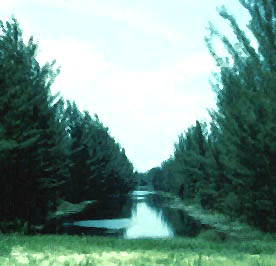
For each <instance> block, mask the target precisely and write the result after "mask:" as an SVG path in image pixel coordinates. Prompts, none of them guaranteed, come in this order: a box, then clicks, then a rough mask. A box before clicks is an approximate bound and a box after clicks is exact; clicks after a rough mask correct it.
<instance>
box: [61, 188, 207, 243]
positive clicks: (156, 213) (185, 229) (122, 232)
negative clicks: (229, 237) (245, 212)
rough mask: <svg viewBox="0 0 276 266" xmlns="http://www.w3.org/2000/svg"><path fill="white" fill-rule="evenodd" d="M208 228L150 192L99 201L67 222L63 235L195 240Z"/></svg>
mask: <svg viewBox="0 0 276 266" xmlns="http://www.w3.org/2000/svg"><path fill="white" fill-rule="evenodd" d="M206 229H207V228H206V226H204V225H202V224H200V223H199V222H198V221H196V220H194V219H193V218H192V217H190V216H189V215H187V214H186V213H185V212H184V211H182V210H177V209H174V208H172V207H171V206H170V200H169V198H167V197H164V196H160V195H158V194H155V193H150V192H148V191H134V192H133V193H132V194H129V195H127V196H124V197H120V198H108V199H105V200H101V201H98V203H97V204H95V205H93V206H91V207H90V208H88V209H87V210H86V211H85V212H84V213H82V214H80V215H78V216H77V217H75V221H68V222H67V223H65V226H64V227H63V229H62V233H67V234H72V235H76V234H77V235H80V234H86V235H95V236H97V235H98V236H115V237H123V238H160V237H162V238H170V237H175V236H187V237H195V236H197V235H198V234H199V233H200V232H201V231H202V230H206Z"/></svg>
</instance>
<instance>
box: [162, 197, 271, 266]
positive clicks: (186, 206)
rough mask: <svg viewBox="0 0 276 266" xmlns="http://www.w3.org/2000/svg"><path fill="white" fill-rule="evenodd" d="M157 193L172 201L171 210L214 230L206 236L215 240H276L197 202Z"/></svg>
mask: <svg viewBox="0 0 276 266" xmlns="http://www.w3.org/2000/svg"><path fill="white" fill-rule="evenodd" d="M157 193H158V194H160V195H163V196H166V197H167V198H169V199H170V201H169V202H168V206H170V208H174V209H178V210H183V211H185V212H186V213H187V214H188V215H189V216H191V217H193V219H195V220H198V221H199V222H200V223H201V224H206V225H208V226H209V227H210V228H212V230H211V231H212V233H210V234H209V232H206V235H208V234H209V235H210V236H211V235H212V237H213V238H222V239H229V240H231V239H232V240H236V241H246V240H249V241H250V240H260V239H265V238H266V236H268V237H269V238H273V239H275V240H276V234H274V235H272V234H264V233H263V232H261V231H260V230H258V229H256V228H253V227H252V226H249V225H248V224H247V223H245V222H244V221H243V220H242V219H238V218H236V219H235V218H231V217H229V216H227V215H224V214H222V213H218V212H217V211H214V210H204V209H203V208H202V207H201V205H200V204H198V203H197V202H195V201H182V200H181V199H179V198H178V197H176V196H175V195H172V194H170V193H167V192H157ZM275 265H276V263H275Z"/></svg>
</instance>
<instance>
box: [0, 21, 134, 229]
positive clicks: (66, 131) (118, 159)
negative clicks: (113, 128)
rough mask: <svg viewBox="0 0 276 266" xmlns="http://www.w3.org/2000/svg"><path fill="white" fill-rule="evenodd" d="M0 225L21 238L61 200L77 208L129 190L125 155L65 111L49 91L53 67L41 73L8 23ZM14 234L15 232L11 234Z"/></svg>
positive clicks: (1, 102) (83, 117)
mask: <svg viewBox="0 0 276 266" xmlns="http://www.w3.org/2000/svg"><path fill="white" fill-rule="evenodd" d="M0 27H1V32H0V223H1V224H2V227H3V228H4V227H5V226H4V223H5V222H10V221H16V220H18V219H19V220H20V221H22V222H23V223H26V224H27V232H28V233H32V232H34V229H33V228H34V227H35V226H34V225H41V224H43V223H45V222H46V221H47V217H48V215H49V213H54V212H55V211H56V210H57V201H58V200H59V199H61V198H63V199H66V200H69V201H71V202H72V203H79V202H83V201H85V200H89V199H95V198H98V197H103V196H110V195H114V194H115V195H117V194H121V193H127V192H129V191H130V190H131V189H132V188H133V187H134V173H133V166H132V164H131V162H130V161H129V160H128V158H127V156H126V154H125V150H124V149H123V148H121V147H120V145H119V144H118V143H116V142H115V140H114V139H113V138H112V137H111V136H110V134H109V132H108V128H106V127H104V126H103V124H102V123H101V122H100V120H99V119H98V117H97V116H95V118H91V116H90V115H89V113H88V112H80V111H79V110H78V107H77V106H76V104H75V103H70V102H67V103H66V105H65V103H64V101H63V99H62V98H60V97H59V95H54V96H53V95H52V94H51V91H50V89H51V85H52V84H53V82H54V79H55V77H56V75H57V74H58V73H59V70H58V69H55V66H54V65H55V62H53V63H47V64H45V65H44V66H40V64H39V63H38V61H37V60H36V54H37V49H38V46H37V44H35V43H34V41H33V38H32V37H31V38H30V39H29V41H28V43H27V44H25V43H24V41H23V34H22V31H21V29H20V27H19V25H18V23H17V21H16V20H15V19H13V20H12V21H11V22H7V23H6V24H4V23H2V22H0ZM15 230H17V229H15Z"/></svg>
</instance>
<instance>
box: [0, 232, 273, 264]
mask: <svg viewBox="0 0 276 266" xmlns="http://www.w3.org/2000/svg"><path fill="white" fill-rule="evenodd" d="M215 234H216V232H214V231H210V232H209V233H206V232H205V233H203V234H202V235H200V236H199V237H197V238H195V239H191V238H175V239H137V240H124V239H116V238H107V237H88V236H68V235H36V236H25V235H19V234H0V265H1V266H2V265H3V266H4V265H83V266H84V265H87V266H88V265H102V266H105V265H107V266H109V265H151V266H152V265H156V266H157V265H158V266H160V265H189V266H192V265H193V266H199V265H204V266H208V265H218V266H222V265H226V266H228V265H229V266H232V265H239V266H243V265H252V266H253V265H254V266H272V265H276V252H275V251H276V241H275V240H274V239H273V238H272V237H270V236H264V237H263V238H262V239H259V240H251V241H249V240H248V241H237V240H228V241H221V240H220V239H219V238H216V237H215Z"/></svg>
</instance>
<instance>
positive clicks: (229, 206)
mask: <svg viewBox="0 0 276 266" xmlns="http://www.w3.org/2000/svg"><path fill="white" fill-rule="evenodd" d="M239 2H240V3H241V4H242V6H243V7H244V8H246V9H247V11H248V12H249V14H250V21H249V24H248V25H247V26H248V29H249V30H250V31H251V33H252V35H253V36H254V39H255V42H256V44H257V45H256V47H254V46H253V45H252V43H253V42H252V39H249V38H248V37H247V35H246V33H245V32H244V31H243V30H242V29H241V27H240V26H239V25H238V23H237V21H236V19H235V18H234V16H233V15H231V14H229V12H228V11H227V10H226V9H225V8H224V7H223V8H221V9H220V10H219V14H220V16H221V17H222V18H223V19H225V20H226V21H228V22H229V24H230V25H231V28H232V30H233V33H234V35H235V37H236V41H232V40H230V39H229V38H228V37H227V36H225V35H223V34H221V33H220V32H219V31H218V30H216V28H215V27H214V26H213V25H210V28H209V29H210V35H209V36H208V37H206V44H207V46H208V48H209V51H210V54H211V55H212V57H213V58H214V59H215V62H216V64H217V66H218V68H219V72H218V73H216V74H215V75H214V77H215V78H214V80H213V82H212V88H213V90H214V91H215V92H216V96H217V103H216V105H217V108H216V110H209V114H210V117H211V122H210V124H208V125H207V124H206V123H200V122H199V121H196V123H195V125H193V126H191V127H189V128H188V129H187V130H186V131H185V132H184V133H182V134H181V135H180V136H179V137H178V141H177V143H176V144H175V151H174V154H173V155H172V156H171V157H170V158H169V159H168V160H166V161H164V162H163V163H162V165H161V167H156V168H153V169H151V170H150V171H149V172H148V173H147V175H148V178H149V179H150V180H151V181H152V183H153V186H154V187H155V189H157V190H163V191H170V192H173V193H175V194H178V195H179V196H180V197H181V198H183V199H185V200H195V201H197V202H200V203H201V205H202V207H203V208H205V209H216V210H218V211H220V212H223V213H225V214H227V215H229V216H231V217H241V218H242V219H243V220H245V221H247V222H248V223H249V224H251V225H253V226H255V227H258V228H260V229H262V230H263V231H266V232H275V231H276V205H275V204H276V19H275V18H276V4H275V1H271V0H262V1H259V0H258V1H257V0H239ZM216 40H219V41H220V42H222V43H223V45H224V47H225V48H226V51H227V56H221V55H219V54H218V53H217V52H216V50H215V48H214V42H215V41H216Z"/></svg>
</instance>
